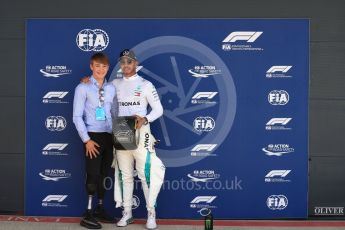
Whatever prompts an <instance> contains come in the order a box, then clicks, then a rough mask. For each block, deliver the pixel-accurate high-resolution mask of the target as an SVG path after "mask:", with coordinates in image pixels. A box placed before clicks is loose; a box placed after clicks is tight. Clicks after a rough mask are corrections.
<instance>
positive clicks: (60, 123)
mask: <svg viewBox="0 0 345 230" xmlns="http://www.w3.org/2000/svg"><path fill="white" fill-rule="evenodd" d="M45 124H46V128H47V129H48V130H49V131H62V130H64V129H65V128H66V126H67V121H66V119H65V118H64V117H62V116H49V117H47V119H46V122H45Z"/></svg>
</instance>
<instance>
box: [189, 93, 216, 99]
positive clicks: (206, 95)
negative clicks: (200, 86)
mask: <svg viewBox="0 0 345 230" xmlns="http://www.w3.org/2000/svg"><path fill="white" fill-rule="evenodd" d="M217 94H218V92H198V93H196V94H195V95H194V96H193V97H192V99H201V98H206V99H212V98H214V96H216V95H217Z"/></svg>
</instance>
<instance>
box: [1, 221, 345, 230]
mask: <svg viewBox="0 0 345 230" xmlns="http://www.w3.org/2000/svg"><path fill="white" fill-rule="evenodd" d="M7 229H8V230H43V229H44V230H52V229H59V230H60V229H62V230H74V229H81V230H83V229H85V228H82V227H80V226H79V224H65V223H33V222H16V221H0V230H7ZM102 229H113V230H114V229H117V227H116V226H115V225H113V224H103V228H102ZM118 229H121V230H139V229H145V227H144V225H139V224H138V225H137V224H132V225H129V226H128V227H125V228H118ZM158 229H161V230H164V229H167V230H174V229H187V230H189V229H190V230H194V229H195V230H197V229H198V230H202V229H204V228H203V227H202V226H182V225H176V226H168V225H161V226H159V227H158ZM214 229H215V230H218V229H231V230H237V229H238V230H261V229H262V230H275V229H279V230H292V229H298V230H311V229H312V230H326V229H330V230H338V229H345V227H329V228H325V227H214Z"/></svg>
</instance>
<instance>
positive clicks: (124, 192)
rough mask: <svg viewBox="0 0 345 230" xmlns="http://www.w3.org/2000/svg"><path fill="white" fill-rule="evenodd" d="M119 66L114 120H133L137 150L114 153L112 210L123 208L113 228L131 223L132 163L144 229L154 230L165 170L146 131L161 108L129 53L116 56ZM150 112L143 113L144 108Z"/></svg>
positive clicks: (150, 85) (153, 91)
mask: <svg viewBox="0 0 345 230" xmlns="http://www.w3.org/2000/svg"><path fill="white" fill-rule="evenodd" d="M119 62H120V66H121V71H122V74H123V78H119V79H115V80H114V81H113V84H114V85H115V88H116V94H117V100H118V116H119V117H122V116H136V117H137V123H136V129H137V131H136V132H137V136H138V137H139V144H138V148H137V149H135V150H116V158H115V159H114V164H113V166H114V167H115V189H114V196H115V202H116V207H120V206H123V208H124V211H123V216H122V218H121V220H120V221H119V222H118V223H117V226H119V227H124V226H127V225H128V224H130V223H132V222H133V217H132V200H133V187H134V178H133V177H134V175H133V174H134V162H135V168H136V170H137V173H138V176H139V178H140V180H141V183H142V188H143V192H144V196H145V200H146V207H147V210H148V217H147V222H146V227H147V228H148V229H154V228H157V224H156V212H155V205H156V199H157V196H158V193H159V191H160V189H161V186H162V184H163V181H164V174H165V166H164V165H163V163H162V161H161V160H160V159H159V158H158V157H157V156H156V152H155V149H154V144H155V141H156V140H155V138H154V137H153V136H152V134H151V131H150V123H151V122H153V121H155V120H156V119H157V118H159V117H160V116H162V114H163V107H162V104H161V102H160V100H159V96H158V94H157V91H156V89H155V87H154V86H153V84H152V83H151V82H149V81H147V80H145V79H143V78H142V77H140V76H139V75H138V74H137V73H136V67H137V65H138V60H137V58H136V56H135V54H134V52H133V51H132V50H128V49H125V50H123V51H122V52H121V53H120V57H119ZM148 105H150V107H151V108H152V110H151V112H150V113H147V107H148Z"/></svg>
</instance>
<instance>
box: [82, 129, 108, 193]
mask: <svg viewBox="0 0 345 230" xmlns="http://www.w3.org/2000/svg"><path fill="white" fill-rule="evenodd" d="M88 134H89V136H90V138H91V140H93V141H95V142H96V143H97V144H98V145H99V147H97V149H98V151H99V155H97V157H96V158H94V157H92V159H90V157H88V156H86V157H85V163H86V190H87V192H88V194H89V195H94V193H97V196H98V198H99V199H103V197H104V193H105V187H104V178H106V177H107V176H108V172H109V169H110V167H111V164H112V162H113V140H112V135H111V134H110V133H94V132H89V133H88Z"/></svg>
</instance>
